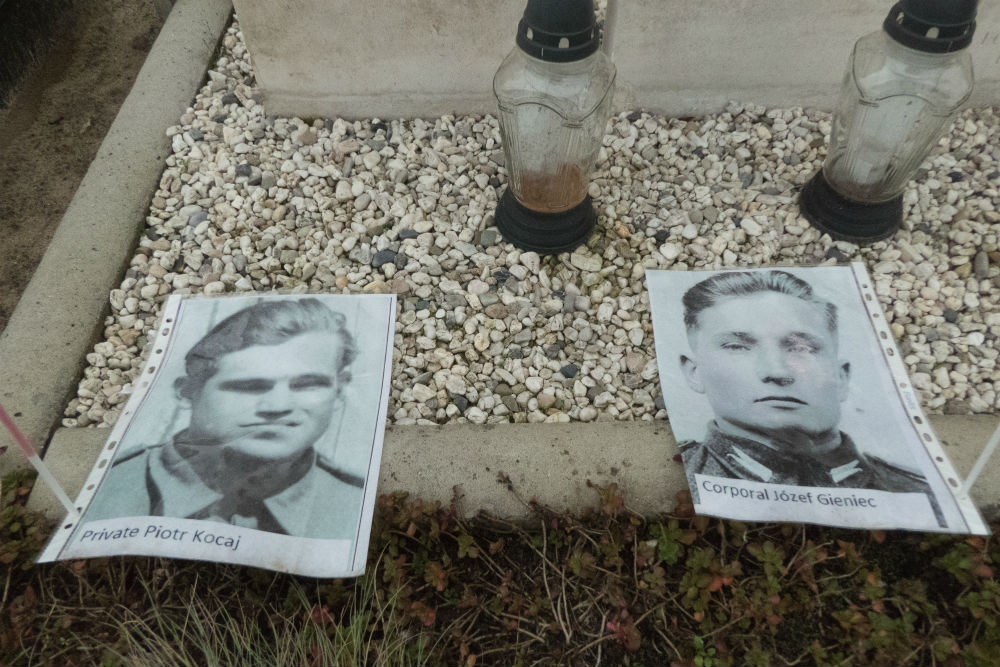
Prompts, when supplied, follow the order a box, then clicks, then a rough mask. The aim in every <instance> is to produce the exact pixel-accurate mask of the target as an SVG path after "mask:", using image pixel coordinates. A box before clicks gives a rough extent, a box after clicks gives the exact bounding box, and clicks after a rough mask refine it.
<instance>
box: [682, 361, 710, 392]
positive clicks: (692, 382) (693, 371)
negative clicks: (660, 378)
mask: <svg viewBox="0 0 1000 667" xmlns="http://www.w3.org/2000/svg"><path fill="white" fill-rule="evenodd" d="M681 372H682V373H684V379H685V380H687V383H688V386H689V387H691V389H692V391H696V392H698V393H699V394H704V393H705V385H703V384H702V382H701V376H700V375H699V374H698V364H697V363H696V362H695V360H694V359H692V358H691V357H689V356H687V355H686V354H682V355H681Z"/></svg>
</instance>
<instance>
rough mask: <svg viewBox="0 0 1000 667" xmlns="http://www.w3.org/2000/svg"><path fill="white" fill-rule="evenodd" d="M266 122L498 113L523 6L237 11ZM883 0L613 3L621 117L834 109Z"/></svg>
mask: <svg viewBox="0 0 1000 667" xmlns="http://www.w3.org/2000/svg"><path fill="white" fill-rule="evenodd" d="M234 4H235V5H236V9H237V14H238V15H239V18H240V26H241V28H242V29H243V35H244V38H245V41H246V44H247V49H248V50H249V52H250V57H251V60H252V61H253V64H254V70H255V72H256V74H257V80H258V82H259V84H260V87H261V89H262V91H263V94H264V102H263V103H264V106H265V107H266V108H267V110H268V113H272V114H278V115H286V116H299V117H328V116H336V115H340V116H346V117H349V118H357V117H372V116H376V117H380V118H400V117H407V118H412V117H427V116H438V115H441V114H446V113H458V114H464V113H484V112H489V113H492V112H494V109H495V103H494V101H493V97H492V95H491V86H492V81H493V74H494V72H495V71H496V68H497V66H498V65H499V64H500V61H501V60H502V59H503V57H504V56H505V55H506V54H507V52H508V51H510V49H511V48H513V46H514V33H515V27H516V25H517V21H518V19H519V17H520V15H521V13H522V12H523V10H524V6H525V2H524V1H523V0H521V1H512V0H510V1H507V2H485V1H483V0H475V1H473V0H461V1H456V0H369V1H368V2H365V3H360V4H359V3H356V2H351V1H350V0H296V1H295V2H288V3H264V2H254V1H253V0H234ZM890 6H891V3H890V2H887V1H886V0H841V1H839V2H828V1H827V0H772V1H771V2H766V3H765V2H742V1H740V2H737V1H736V0H703V1H702V2H688V1H687V0H666V1H665V0H627V1H625V0H622V1H619V0H609V2H608V16H607V29H608V34H610V35H613V40H612V42H613V54H612V55H613V58H614V60H615V62H616V64H617V65H618V71H619V77H618V83H619V86H620V94H619V95H618V96H617V98H616V103H617V105H618V106H619V108H644V109H647V110H649V111H655V112H659V113H665V114H667V115H673V116H684V115H698V114H705V113H715V112H718V111H721V110H722V109H723V108H724V107H725V105H726V103H727V102H728V101H730V100H737V101H741V102H753V103H757V104H764V105H768V106H781V107H787V106H810V107H818V108H823V109H831V108H832V107H833V105H834V103H835V101H836V96H837V94H838V90H839V87H840V80H841V77H842V76H843V71H844V67H845V65H846V62H847V57H848V54H849V53H850V51H851V47H852V45H853V44H854V42H855V41H856V40H857V39H858V38H859V37H861V36H862V35H864V34H867V33H869V32H873V31H876V30H879V29H880V28H881V26H882V21H883V20H884V19H885V15H886V12H887V11H888V9H889V7H890ZM970 49H971V53H972V56H973V61H974V64H975V70H976V89H975V92H974V94H973V97H972V99H971V100H970V101H969V104H970V105H978V106H981V105H988V104H996V103H997V102H998V101H1000V66H998V65H1000V3H985V2H984V3H980V6H979V14H978V28H977V33H976V37H975V42H974V43H973V45H972V46H971V47H970Z"/></svg>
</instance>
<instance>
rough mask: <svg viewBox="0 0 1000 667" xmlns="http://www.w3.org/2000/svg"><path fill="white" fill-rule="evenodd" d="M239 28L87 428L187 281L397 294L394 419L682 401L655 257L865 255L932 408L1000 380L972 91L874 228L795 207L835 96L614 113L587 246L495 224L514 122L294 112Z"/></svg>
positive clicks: (175, 173) (603, 414) (197, 287)
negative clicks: (669, 379)
mask: <svg viewBox="0 0 1000 667" xmlns="http://www.w3.org/2000/svg"><path fill="white" fill-rule="evenodd" d="M258 99H259V95H258V91H257V90H256V88H255V82H254V78H253V70H252V68H251V65H250V61H249V58H248V56H247V52H246V49H245V47H244V45H243V42H242V36H241V34H240V32H239V26H238V24H234V25H233V26H232V27H231V28H230V30H229V31H228V33H227V35H226V36H225V38H224V49H223V52H222V55H221V56H220V58H219V60H218V62H217V63H216V64H215V65H214V67H213V69H212V70H211V71H210V72H209V76H208V79H207V82H206V85H205V86H204V87H203V88H202V89H201V91H200V92H199V94H198V96H197V98H196V100H195V102H194V105H193V106H192V107H191V108H190V109H189V110H188V111H187V113H185V114H184V115H183V116H182V117H181V118H180V119H179V122H178V124H177V125H176V126H173V127H170V128H168V129H167V134H168V135H170V136H171V137H172V146H173V154H172V155H171V156H170V157H168V159H167V161H166V168H165V169H164V172H163V175H162V177H161V180H160V183H159V187H158V188H157V191H156V193H155V196H154V198H153V202H152V206H151V208H150V210H149V214H148V216H147V218H146V222H147V228H146V230H145V235H144V236H143V238H142V239H141V242H140V244H139V247H138V248H137V250H136V253H135V256H134V257H133V259H132V262H131V267H130V268H129V270H128V271H127V273H126V277H125V279H124V280H123V281H122V284H121V285H120V286H119V288H118V289H115V290H112V292H111V294H110V297H109V298H110V303H111V309H112V313H113V314H112V315H111V316H110V317H108V318H107V320H106V322H105V327H106V328H105V340H104V341H103V342H101V343H99V344H97V345H96V346H95V347H94V351H93V352H92V353H91V354H88V355H87V361H88V364H89V365H88V367H87V368H86V370H85V373H84V379H83V380H82V382H81V383H80V385H79V389H78V395H77V397H76V398H74V399H73V400H72V401H71V402H70V404H69V406H68V407H67V409H66V413H65V417H66V418H65V419H64V420H63V423H64V424H65V425H67V426H86V425H94V424H97V425H108V424H112V423H113V422H114V420H115V419H116V417H117V415H118V412H119V410H120V409H121V407H122V405H123V404H124V402H125V400H126V399H127V393H128V392H129V391H130V384H129V383H130V382H132V381H133V380H134V379H135V378H136V377H137V376H138V374H139V372H140V366H141V364H142V359H141V355H142V353H143V351H144V349H145V347H146V342H147V335H148V334H149V332H150V331H151V330H152V329H153V328H154V327H155V325H156V323H157V318H158V314H159V310H160V306H161V304H162V303H163V301H164V300H165V298H166V297H167V295H169V294H186V293H199V292H203V293H207V294H220V293H224V292H226V293H229V292H249V291H269V290H290V291H295V292H305V291H309V292H343V293H357V292H369V293H372V292H374V293H384V292H395V293H397V294H398V295H399V300H400V313H399V317H398V323H397V333H396V340H395V352H394V377H393V382H392V395H391V398H390V406H389V421H390V423H394V424H413V423H421V424H424V423H445V422H460V421H466V420H467V421H471V422H474V423H499V422H508V421H515V422H523V421H528V422H540V421H570V420H582V421H593V420H598V421H602V420H616V419H619V420H634V419H662V418H665V417H666V412H665V411H664V410H663V409H662V402H661V401H660V399H659V394H660V389H659V383H658V380H657V375H656V364H655V358H654V349H653V336H652V326H651V323H650V317H649V297H648V294H647V292H646V290H645V282H644V280H643V275H644V271H645V269H646V268H670V269H677V270H686V269H693V268H698V267H711V268H718V267H725V266H764V265H782V264H785V265H789V264H815V263H837V262H843V261H848V260H861V261H863V262H865V264H866V265H867V266H868V267H869V270H870V271H871V273H872V277H873V279H874V281H875V285H876V289H877V292H878V295H879V298H880V300H881V302H882V306H883V308H884V309H885V311H886V315H887V317H888V319H889V321H890V322H891V327H892V331H893V334H894V335H895V336H896V338H897V340H898V342H899V346H900V349H901V351H902V353H903V355H904V357H905V361H906V364H907V367H908V370H909V372H910V374H911V377H912V379H913V383H914V385H915V386H917V387H918V388H920V390H921V392H922V395H923V400H924V406H925V408H927V409H928V411H930V412H947V413H956V414H965V413H974V412H993V411H995V410H996V408H997V406H998V404H1000V403H998V401H1000V397H998V392H1000V371H998V369H997V355H998V350H1000V346H998V344H997V337H998V334H1000V290H998V289H997V288H996V287H995V285H994V282H995V281H996V280H997V277H998V267H1000V249H998V229H1000V227H998V225H997V223H1000V214H998V212H997V205H998V202H1000V192H998V189H1000V109H998V108H982V109H971V110H968V111H965V112H964V113H963V114H962V116H961V117H960V119H959V120H958V121H957V122H956V123H955V126H954V128H953V129H952V130H951V132H950V134H949V135H948V136H946V137H945V138H944V139H942V141H941V142H940V144H939V146H938V147H937V149H936V150H935V151H934V152H933V154H932V155H931V157H929V158H928V159H927V161H926V162H925V163H924V165H923V167H922V168H921V170H920V173H919V174H918V175H917V178H916V180H915V181H914V182H913V183H911V184H910V187H909V188H908V190H907V192H906V195H905V215H906V221H907V222H906V229H904V230H902V231H900V232H899V233H898V234H897V235H896V236H895V238H894V239H892V240H890V241H888V242H880V243H876V244H874V245H872V246H870V247H866V248H859V247H857V246H855V245H853V244H850V243H843V242H836V243H835V242H832V241H831V240H830V239H829V237H825V236H821V235H820V234H819V233H818V232H817V231H816V230H815V229H813V228H812V227H810V226H809V225H808V224H807V223H806V222H805V220H804V219H803V218H802V217H801V216H800V215H799V213H798V208H797V205H796V193H797V191H798V189H799V188H800V187H801V186H802V185H803V184H804V183H805V182H806V181H807V180H808V179H809V177H810V176H811V175H812V174H813V173H814V172H815V171H816V169H818V168H819V166H820V164H821V163H822V160H823V158H824V157H825V155H826V149H825V144H824V139H825V136H826V135H827V133H828V132H829V129H830V127H829V125H830V116H829V114H827V113H824V112H818V111H810V110H803V109H800V108H789V109H764V108H761V107H755V106H744V105H739V104H732V105H730V106H729V108H728V109H727V110H726V111H725V112H724V113H720V114H716V115H712V116H707V117H703V118H694V119H677V118H665V117H660V116H655V115H650V114H647V113H639V112H634V113H631V114H624V113H623V114H621V115H619V116H617V117H616V118H613V119H612V120H611V122H610V123H609V126H608V134H607V135H606V136H605V138H604V149H603V150H602V151H601V154H600V159H599V163H598V165H597V168H596V171H595V173H594V176H593V179H592V181H593V182H592V184H591V188H590V192H591V195H592V196H593V197H594V200H595V204H596V206H597V209H598V211H599V215H600V218H599V227H598V231H597V232H596V233H595V235H594V236H593V238H592V239H591V240H590V242H589V243H588V247H586V248H583V249H580V250H578V251H576V252H574V253H572V254H568V255H561V256H557V257H539V256H538V255H537V254H535V253H531V252H524V253H522V252H519V251H518V250H517V249H515V248H514V247H513V246H511V245H509V244H507V243H505V242H503V241H502V240H501V239H499V236H498V234H497V231H496V228H495V227H493V226H492V224H493V210H494V207H495V205H496V201H497V196H498V194H499V193H500V192H501V191H502V187H503V184H504V182H505V180H506V171H505V169H504V160H503V153H502V150H501V147H500V135H499V130H498V128H497V122H496V119H495V118H494V117H492V116H466V117H454V116H444V117H441V118H435V119H429V120H420V119H416V120H392V121H384V120H383V121H380V120H376V119H370V120H364V121H357V122H349V121H345V120H343V119H331V120H323V119H321V120H315V121H309V122H306V121H304V120H302V119H298V118H274V117H270V116H268V115H267V114H266V112H265V110H264V108H262V107H261V105H260V104H259V103H258Z"/></svg>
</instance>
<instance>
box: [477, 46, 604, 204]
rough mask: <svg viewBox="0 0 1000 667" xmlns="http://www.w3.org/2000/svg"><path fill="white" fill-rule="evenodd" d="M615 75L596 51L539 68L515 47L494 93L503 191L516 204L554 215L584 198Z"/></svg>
mask: <svg viewBox="0 0 1000 667" xmlns="http://www.w3.org/2000/svg"><path fill="white" fill-rule="evenodd" d="M614 75H615V71H614V66H613V65H611V63H610V61H609V60H608V59H607V58H606V57H605V56H604V54H603V53H601V52H597V53H595V54H594V55H593V56H590V57H589V58H586V59H584V60H582V61H578V62H574V63H545V62H542V61H539V60H536V59H534V58H531V57H530V56H527V55H525V54H524V53H522V52H521V51H520V50H519V49H514V51H513V52H512V53H511V55H509V56H508V57H507V59H506V60H505V61H504V63H503V64H502V65H501V66H500V69H499V70H498V71H497V74H496V77H495V78H494V85H493V89H494V94H495V95H496V98H497V108H498V111H499V120H500V134H501V137H502V139H503V148H504V156H505V158H506V165H507V178H508V187H509V188H510V189H511V192H512V193H513V194H514V196H515V197H517V199H518V201H520V202H521V203H522V204H524V205H525V206H527V207H528V208H531V209H533V210H536V211H540V212H543V213H555V212H559V211H565V210H567V209H570V208H572V207H574V206H576V205H577V204H579V203H580V202H581V201H583V199H584V197H586V195H587V186H588V183H589V177H590V172H591V170H592V169H593V167H594V163H595V162H596V160H597V153H598V151H599V150H600V148H601V138H602V137H603V135H604V127H605V124H606V123H607V116H608V111H609V108H610V104H611V98H612V95H611V90H612V86H613V84H614Z"/></svg>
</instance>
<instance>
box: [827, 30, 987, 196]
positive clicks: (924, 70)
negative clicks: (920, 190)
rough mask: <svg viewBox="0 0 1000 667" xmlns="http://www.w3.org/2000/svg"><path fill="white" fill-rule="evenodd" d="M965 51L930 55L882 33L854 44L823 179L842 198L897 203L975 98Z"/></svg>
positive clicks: (969, 60)
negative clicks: (955, 119) (957, 116)
mask: <svg viewBox="0 0 1000 667" xmlns="http://www.w3.org/2000/svg"><path fill="white" fill-rule="evenodd" d="M972 84H973V78H972V59H971V57H970V56H969V53H968V51H967V50H965V49H962V50H960V51H955V52H952V53H926V52H923V51H918V50H915V49H912V48H909V47H906V46H903V45H902V44H900V43H898V42H897V41H896V40H894V39H893V38H892V37H890V36H889V35H888V34H886V33H885V32H884V31H879V32H875V33H872V34H870V35H866V36H865V37H862V38H861V39H859V40H858V42H857V43H856V44H855V45H854V50H853V51H852V53H851V57H850V59H849V61H848V67H847V72H846V73H845V75H844V81H843V85H842V86H841V91H840V98H839V100H838V105H837V109H836V112H835V114H834V119H833V128H832V132H831V135H830V150H829V155H828V157H827V159H826V162H825V163H824V165H823V176H824V177H825V178H826V180H827V181H828V182H829V184H830V185H831V186H832V187H833V188H834V189H835V190H836V191H838V192H839V193H840V194H842V195H843V196H845V197H847V198H849V199H852V200H854V201H857V202H864V203H878V202H883V201H887V200H890V199H893V198H894V197H898V196H899V195H900V194H901V193H902V192H903V190H904V188H905V187H906V183H907V181H908V180H909V179H910V177H911V176H912V174H913V173H914V172H915V171H916V170H917V168H918V167H919V166H920V163H921V162H922V161H923V159H924V158H925V157H926V155H927V154H928V153H929V152H930V149H931V148H932V147H933V146H934V144H935V143H936V142H937V140H938V139H939V138H940V137H941V135H942V134H943V133H944V131H945V130H946V129H947V127H948V123H949V122H950V121H951V120H952V119H953V117H954V115H955V112H956V111H957V110H958V107H959V106H960V105H961V104H962V103H963V102H964V101H965V100H966V99H968V97H969V95H970V94H971V92H972Z"/></svg>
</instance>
